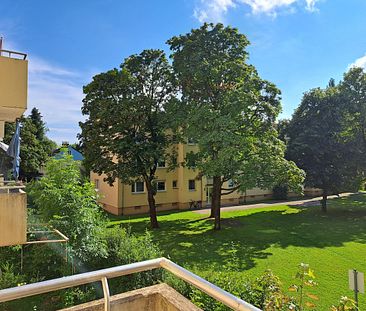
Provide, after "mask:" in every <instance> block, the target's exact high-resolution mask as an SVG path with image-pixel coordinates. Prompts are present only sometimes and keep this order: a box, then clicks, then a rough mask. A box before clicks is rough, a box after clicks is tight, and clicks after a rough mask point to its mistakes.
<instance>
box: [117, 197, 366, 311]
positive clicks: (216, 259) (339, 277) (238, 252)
mask: <svg viewBox="0 0 366 311" xmlns="http://www.w3.org/2000/svg"><path fill="white" fill-rule="evenodd" d="M222 211H223V212H222V217H223V222H222V224H223V226H222V227H223V229H222V230H221V231H219V232H214V231H213V230H212V221H211V220H210V219H205V218H204V217H205V216H204V215H199V214H196V213H193V212H190V211H187V212H176V213H170V214H161V215H160V216H159V222H160V225H161V228H160V229H158V230H154V231H151V232H152V235H153V238H154V240H155V241H156V242H157V243H158V244H159V246H160V248H161V249H162V250H163V251H164V253H165V256H166V257H169V258H171V259H172V260H173V261H175V262H176V263H178V264H180V265H182V266H184V267H186V268H188V269H189V268H193V267H194V268H196V269H197V270H196V271H207V270H214V271H219V270H221V271H223V270H227V271H229V270H230V267H231V266H230V263H231V262H233V258H235V257H236V258H238V260H237V263H238V264H237V265H238V266H237V267H236V269H237V268H239V269H240V271H242V272H240V273H241V274H242V275H243V278H254V277H255V276H259V275H261V274H262V273H263V272H264V271H265V270H266V269H271V270H272V271H273V272H274V273H275V274H277V275H278V276H279V277H280V278H281V280H282V282H283V286H284V289H287V288H288V286H290V285H291V284H292V282H293V276H294V274H295V271H296V269H297V265H298V264H300V263H301V262H304V263H308V264H310V266H311V268H313V269H314V270H315V275H316V281H317V282H318V284H319V285H318V287H317V288H315V289H314V291H313V293H315V294H317V295H318V296H319V297H320V301H319V302H317V305H318V308H317V310H329V307H330V306H331V304H332V303H336V302H337V301H338V300H339V298H340V297H341V296H345V295H347V296H349V297H353V293H352V292H351V291H350V290H349V289H348V269H351V268H355V269H358V270H359V271H361V272H366V261H365V259H366V245H365V242H366V194H358V195H352V196H351V197H348V198H340V199H333V200H331V201H329V210H328V214H327V215H323V214H322V213H321V212H320V208H319V207H318V206H311V207H305V206H296V207H293V206H292V207H289V206H284V205H278V206H275V207H270V208H261V209H252V210H246V211H232V212H225V209H223V210H222ZM118 224H122V226H126V225H128V224H130V226H131V227H132V231H133V232H135V233H138V232H144V231H145V230H146V228H149V219H148V218H147V217H141V216H140V217H130V218H129V219H126V218H117V217H111V225H118ZM360 307H361V310H366V299H365V296H364V295H362V294H361V295H360Z"/></svg>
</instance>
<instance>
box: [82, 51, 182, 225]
mask: <svg viewBox="0 0 366 311" xmlns="http://www.w3.org/2000/svg"><path fill="white" fill-rule="evenodd" d="M84 93H85V98H84V100H83V102H84V106H83V108H82V112H83V114H84V115H86V116H87V117H88V119H87V120H86V121H85V122H83V123H80V126H81V129H82V133H81V134H80V138H81V140H82V144H83V146H84V155H85V158H86V164H87V166H88V167H90V168H91V169H92V170H94V171H95V172H97V173H99V174H102V173H105V174H107V178H106V180H107V181H108V182H109V183H110V184H113V182H114V181H115V179H116V178H119V179H120V180H121V181H122V182H124V183H129V184H133V183H134V182H136V181H144V182H145V184H146V188H147V197H148V204H149V210H150V221H151V226H152V228H158V227H159V226H158V221H157V217H156V207H155V194H156V189H155V183H154V182H155V179H156V169H157V166H158V162H159V161H161V160H165V159H166V158H167V157H168V155H169V151H171V148H170V147H171V145H172V136H171V135H169V134H168V128H169V120H168V117H167V116H168V114H167V113H166V108H167V106H168V104H169V102H170V101H171V100H173V99H174V96H175V92H174V86H173V83H172V69H171V67H170V65H169V63H168V61H167V59H166V57H165V54H164V52H163V51H160V50H145V51H143V52H142V53H141V54H139V55H132V56H130V57H129V58H127V59H126V60H125V61H124V63H122V65H121V70H117V69H113V70H111V71H108V72H106V73H102V74H99V75H97V76H95V77H94V79H93V82H91V83H90V84H89V85H87V86H86V87H84Z"/></svg>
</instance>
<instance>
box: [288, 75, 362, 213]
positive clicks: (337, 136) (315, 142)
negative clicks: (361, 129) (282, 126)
mask: <svg viewBox="0 0 366 311" xmlns="http://www.w3.org/2000/svg"><path fill="white" fill-rule="evenodd" d="M341 99H342V94H341V92H340V89H339V87H338V86H336V85H335V83H334V81H333V80H331V83H329V85H328V87H327V88H326V89H320V88H316V89H312V90H310V91H309V92H307V93H305V94H304V97H303V99H302V101H301V104H300V106H299V107H298V108H297V109H296V111H295V113H294V115H293V117H292V119H291V121H290V123H289V124H288V126H287V128H286V136H287V137H288V146H287V157H288V158H289V159H291V160H293V161H295V162H296V164H297V165H298V166H299V167H300V168H302V169H303V170H304V171H305V172H306V179H305V185H306V186H309V187H317V188H320V189H322V190H323V201H322V208H323V211H324V212H325V211H326V199H327V195H329V194H332V193H340V192H342V191H347V190H357V187H358V186H359V183H360V179H359V177H360V175H359V171H358V163H357V161H354V159H355V158H354V155H355V154H353V153H352V152H350V147H351V144H350V143H349V142H346V141H345V140H344V139H343V138H342V135H341V134H342V132H343V129H344V127H343V124H344V116H345V109H344V104H343V102H342V101H341Z"/></svg>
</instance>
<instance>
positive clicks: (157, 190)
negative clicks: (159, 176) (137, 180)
mask: <svg viewBox="0 0 366 311" xmlns="http://www.w3.org/2000/svg"><path fill="white" fill-rule="evenodd" d="M158 183H163V184H164V190H159V189H158ZM165 191H166V182H165V180H158V181H156V192H165Z"/></svg>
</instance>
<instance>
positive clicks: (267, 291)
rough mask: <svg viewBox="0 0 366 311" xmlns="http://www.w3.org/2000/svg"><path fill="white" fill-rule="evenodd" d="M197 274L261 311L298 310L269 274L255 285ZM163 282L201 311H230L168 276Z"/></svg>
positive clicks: (219, 275) (229, 275) (227, 276)
mask: <svg viewBox="0 0 366 311" xmlns="http://www.w3.org/2000/svg"><path fill="white" fill-rule="evenodd" d="M199 274H200V275H201V276H202V277H203V278H205V279H206V280H208V281H209V282H211V283H213V284H215V285H217V286H219V287H221V288H222V289H224V290H226V291H227V292H229V293H231V294H233V295H235V296H237V297H240V298H241V299H243V300H245V301H247V302H249V303H251V304H253V305H255V306H257V307H258V308H260V309H262V310H266V311H274V310H276V311H280V310H297V309H296V303H295V302H294V300H293V299H292V298H291V297H289V296H287V295H286V294H284V293H283V292H282V291H281V287H280V286H281V283H280V281H279V278H278V277H277V276H275V275H274V274H273V273H272V272H271V271H269V270H268V271H266V272H265V273H264V274H263V275H262V276H260V277H258V278H256V279H255V280H254V281H249V280H244V279H243V278H242V277H241V276H240V275H238V274H237V273H224V272H216V271H215V272H213V271H208V272H205V273H204V274H202V273H199ZM164 280H165V282H166V283H167V284H169V285H170V286H172V287H173V288H175V289H176V290H177V291H178V292H180V293H181V294H182V295H184V296H185V297H187V298H189V299H190V300H191V301H192V302H193V303H195V304H196V305H197V306H198V307H200V308H201V309H203V310H207V311H208V310H210V311H211V310H215V311H227V310H231V309H230V308H228V307H226V306H225V305H223V304H222V303H220V302H218V301H216V300H215V299H213V298H211V297H210V296H208V295H207V294H205V293H203V292H202V291H201V290H199V289H196V288H195V287H193V286H191V285H189V284H187V283H185V282H183V281H181V280H179V279H177V278H176V277H174V276H172V275H171V274H166V275H165V278H164Z"/></svg>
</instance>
